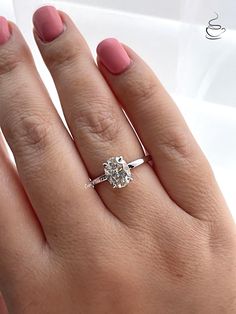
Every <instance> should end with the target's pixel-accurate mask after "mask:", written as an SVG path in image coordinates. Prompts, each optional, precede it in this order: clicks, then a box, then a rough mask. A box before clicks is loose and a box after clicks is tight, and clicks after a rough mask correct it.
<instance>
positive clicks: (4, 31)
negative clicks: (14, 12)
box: [0, 16, 11, 45]
mask: <svg viewBox="0 0 236 314" xmlns="http://www.w3.org/2000/svg"><path fill="white" fill-rule="evenodd" d="M10 36H11V33H10V29H9V25H8V21H7V20H6V19H5V17H3V16H0V45H3V44H5V43H6V42H7V41H8V39H9V38H10Z"/></svg>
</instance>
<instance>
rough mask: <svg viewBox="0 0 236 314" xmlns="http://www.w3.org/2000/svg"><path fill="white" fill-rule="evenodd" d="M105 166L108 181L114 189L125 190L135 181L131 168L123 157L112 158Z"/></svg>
mask: <svg viewBox="0 0 236 314" xmlns="http://www.w3.org/2000/svg"><path fill="white" fill-rule="evenodd" d="M103 166H104V172H105V175H106V176H107V180H108V182H109V183H110V184H111V185H112V186H113V188H123V187H125V186H126V185H127V184H128V183H129V182H130V181H132V180H133V178H132V174H131V171H130V168H129V166H128V164H127V162H126V161H125V160H124V158H123V157H122V156H119V157H111V158H110V159H108V160H107V162H105V163H104V164H103Z"/></svg>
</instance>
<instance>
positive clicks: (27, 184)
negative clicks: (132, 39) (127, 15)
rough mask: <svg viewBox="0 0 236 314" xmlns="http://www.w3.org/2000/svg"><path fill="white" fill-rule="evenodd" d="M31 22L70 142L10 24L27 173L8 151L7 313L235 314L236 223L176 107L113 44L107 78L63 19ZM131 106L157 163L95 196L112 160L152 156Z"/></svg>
mask: <svg viewBox="0 0 236 314" xmlns="http://www.w3.org/2000/svg"><path fill="white" fill-rule="evenodd" d="M34 25H35V32H34V33H35V39H36V42H37V44H38V47H39V50H40V52H41V54H42V57H43V59H44V61H45V63H46V65H47V67H48V69H49V71H50V73H51V75H52V77H53V79H54V82H55V84H56V87H57V91H58V94H59V97H60V101H61V104H62V108H63V111H64V115H65V118H66V121H67V124H68V127H69V129H70V132H71V134H72V137H73V139H72V137H71V136H70V134H69V132H68V131H67V129H66V127H65V126H64V124H63V123H62V121H61V119H60V117H59V115H58V114H57V112H56V110H55V109H54V107H53V105H52V102H51V100H50V98H49V96H48V93H47V91H46V89H45V87H44V86H43V83H42V82H41V80H40V78H39V75H38V73H37V71H36V69H35V65H34V63H33V60H32V56H31V54H30V51H29V49H28V47H27V45H26V43H25V42H24V40H23V38H22V36H21V34H20V32H19V30H18V29H17V27H16V26H15V25H14V24H12V23H10V24H9V25H8V24H7V21H6V20H5V19H3V18H1V20H0V43H1V45H0V106H1V107H0V125H1V128H2V131H3V134H4V136H5V138H6V140H7V142H8V144H9V146H10V148H11V150H12V152H13V154H14V157H15V160H16V165H17V170H18V171H17V172H16V170H15V168H14V166H12V165H11V163H10V162H9V158H8V156H7V154H6V151H5V150H4V148H2V149H1V154H0V180H1V181H0V290H1V291H2V293H3V296H4V298H5V301H6V304H7V306H8V310H9V313H10V314H38V313H40V314H41V313H43V314H49V313H50V314H53V313H56V314H62V313H63V314H64V313H66V314H75V313H86V314H87V313H92V314H94V313H96V314H100V313H101V314H104V313H114V314H123V313H124V314H138V313H141V314H144V313H145V314H157V313H158V314H159V313H160V314H169V313H175V314H176V313H180V314H185V313H186V314H190V313H199V314H200V313H201V314H205V313H206V314H209V313H213V314H222V313H235V312H236V237H235V235H236V232H235V230H236V229H235V223H234V222H233V219H232V217H231V215H230V212H229V210H228V209H227V206H226V204H225V201H224V199H223V197H222V194H221V192H220V190H219V188H218V186H217V184H216V181H215V178H214V175H213V173H212V170H211V168H210V166H209V164H208V162H207V160H206V158H205V157H204V155H203V153H202V152H201V150H200V148H199V147H198V145H197V143H196V142H195V140H194V138H193V136H192V135H191V133H190V131H189V129H188V127H187V125H186V123H185V122H184V120H183V118H182V116H181V114H180V112H179V111H178V109H177V107H176V105H175V104H174V102H173V100H172V99H171V98H170V96H169V95H168V94H167V92H166V91H165V89H164V88H163V86H162V85H161V83H160V82H159V81H158V79H157V78H156V77H155V75H154V73H153V72H152V71H151V70H150V69H149V67H148V66H147V65H146V64H145V63H144V62H143V61H142V60H141V59H140V57H138V56H137V54H136V53H135V52H134V51H133V50H131V49H130V48H129V47H127V46H125V45H121V44H120V43H119V42H118V41H116V40H115V39H108V40H105V41H103V42H102V43H101V44H100V45H99V46H98V49H97V53H98V60H97V61H98V67H97V65H96V64H95V62H94V60H93V58H92V55H91V53H90V51H89V48H88V46H87V44H86V42H85V40H84V39H83V37H82V35H81V34H80V33H79V31H78V30H77V29H76V27H75V26H74V24H73V23H72V21H71V20H70V18H69V17H68V16H67V15H66V14H64V13H62V12H57V11H56V10H55V9H54V8H53V7H43V8H41V9H39V10H38V11H37V12H36V13H35V15H34ZM9 27H10V32H9ZM95 27H96V26H95ZM121 108H123V109H124V110H125V112H126V114H127V116H128V117H129V119H130V121H131V122H132V124H133V126H134V128H135V130H136V132H137V134H138V136H139V137H140V140H141V142H142V144H143V145H144V147H145V149H146V150H147V151H148V153H149V154H150V155H151V156H152V163H145V164H143V165H141V166H140V167H137V168H135V169H133V170H132V174H133V178H134V180H133V182H130V183H129V184H128V185H127V186H126V187H125V188H122V189H112V187H111V185H110V184H109V182H104V183H101V184H99V185H96V186H95V189H93V188H85V184H86V183H87V182H88V178H89V177H91V178H96V177H97V176H99V175H101V174H102V173H103V166H102V163H103V162H105V161H106V160H107V159H108V158H110V157H112V156H120V155H122V156H124V158H125V160H127V161H128V162H129V161H132V160H135V159H138V158H141V157H142V156H143V155H144V152H143V149H142V146H141V145H140V142H139V141H138V139H137V136H136V134H135V133H134V131H133V129H132V127H131V125H130V124H129V123H128V120H127V119H126V116H125V115H124V113H123V111H122V109H121ZM1 146H2V147H3V144H2V145H1Z"/></svg>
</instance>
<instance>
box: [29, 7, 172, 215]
mask: <svg viewBox="0 0 236 314" xmlns="http://www.w3.org/2000/svg"><path fill="white" fill-rule="evenodd" d="M52 16H53V18H52ZM60 23H61V24H62V23H64V25H65V30H64V33H63V34H61V35H60V36H58V35H59V33H57V28H58V29H61V25H60ZM34 25H35V38H36V42H37V44H38V46H39V49H40V51H41V54H42V56H43V59H44V61H45V63H46V65H47V66H48V68H49V70H50V72H51V74H52V77H53V79H54V81H55V84H56V87H57V90H58V93H59V96H60V100H61V104H62V107H63V111H64V114H65V117H66V120H67V123H68V125H69V128H70V130H71V132H72V135H73V137H74V139H75V142H76V145H77V147H78V150H79V152H80V154H81V157H82V159H83V161H84V163H85V165H86V167H87V169H88V172H89V174H90V177H91V178H95V177H97V176H99V175H101V174H102V173H103V165H102V164H103V162H105V161H106V160H107V159H108V158H110V157H112V156H121V155H122V156H123V157H124V159H125V160H126V161H127V162H130V161H132V160H134V159H138V158H141V157H142V156H143V154H144V153H143V149H142V147H141V145H140V143H139V141H138V139H137V137H136V135H135V133H134V131H133V129H132V127H131V126H130V124H129V122H128V120H127V119H126V117H125V115H124V113H123V111H122V109H121V107H120V106H119V104H118V102H117V100H116V98H115V96H114V95H113V93H112V92H111V90H110V88H109V86H108V85H107V83H106V81H105V80H104V78H103V76H102V75H101V73H100V72H99V70H98V69H97V66H96V64H95V62H94V60H93V58H92V55H91V52H90V50H89V48H88V46H87V44H86V42H85V40H84V39H83V37H82V36H81V34H80V33H79V31H78V30H77V28H76V27H75V26H74V24H73V23H72V21H71V20H70V19H69V17H68V16H67V15H66V14H64V13H62V12H60V14H59V13H58V12H57V11H56V10H55V9H54V8H53V7H42V8H40V9H39V10H38V11H37V12H36V13H35V15H34ZM58 25H59V26H58ZM52 30H55V32H54V33H52ZM55 38H56V39H55ZM123 62H125V60H123ZM120 66H121V67H122V63H121V64H120ZM133 175H134V182H132V183H131V184H129V185H128V186H127V187H126V188H125V189H120V190H117V189H115V190H113V189H111V186H110V185H109V183H107V182H105V183H103V184H102V185H98V186H97V187H96V189H97V191H98V193H99V194H100V196H101V198H102V200H103V201H104V203H105V204H106V205H107V206H108V208H110V209H112V211H113V212H114V213H115V215H116V216H119V218H120V219H121V220H123V218H124V217H125V219H127V218H128V217H127V216H129V218H130V219H134V218H135V217H136V218H137V217H139V219H140V215H144V213H143V206H140V209H139V208H137V204H142V199H143V193H145V191H146V192H147V191H149V193H151V192H153V194H155V195H156V196H157V198H158V199H160V196H161V195H165V196H166V193H165V191H164V189H163V188H162V186H161V184H160V183H159V181H158V179H157V177H156V175H155V173H154V171H153V170H152V168H151V167H150V165H148V164H145V165H143V166H142V167H141V168H138V169H135V170H134V173H133ZM157 185H158V189H157ZM134 197H135V199H136V200H137V201H136V202H135V206H134V208H133V210H134V211H135V215H132V212H131V211H121V208H122V209H124V204H125V199H129V200H130V199H131V198H132V199H133V198H134ZM132 203H134V202H132ZM139 211H140V215H138V212H139ZM134 216H135V217H134Z"/></svg>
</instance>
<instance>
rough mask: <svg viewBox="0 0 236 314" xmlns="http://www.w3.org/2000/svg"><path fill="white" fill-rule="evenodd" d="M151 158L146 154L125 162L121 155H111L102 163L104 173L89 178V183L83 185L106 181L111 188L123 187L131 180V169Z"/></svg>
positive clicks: (92, 185) (91, 185) (88, 185)
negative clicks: (92, 178) (94, 177)
mask: <svg viewBox="0 0 236 314" xmlns="http://www.w3.org/2000/svg"><path fill="white" fill-rule="evenodd" d="M151 159H152V158H151V156H150V155H147V156H144V157H143V158H139V159H136V160H134V161H131V162H129V163H127V162H126V161H125V160H124V158H123V157H122V156H118V157H111V158H109V159H108V160H107V161H106V162H105V163H103V167H104V174H102V175H101V176H99V177H97V178H96V179H94V180H91V179H90V181H89V183H88V184H86V185H85V187H86V188H87V187H93V188H94V186H95V185H96V184H98V183H101V182H104V181H108V182H109V183H110V184H111V185H112V186H113V188H119V189H120V188H123V187H125V186H127V185H128V184H129V183H130V181H132V180H133V177H132V173H131V169H133V168H136V167H138V166H140V165H142V164H143V163H145V162H148V161H150V160H151Z"/></svg>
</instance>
